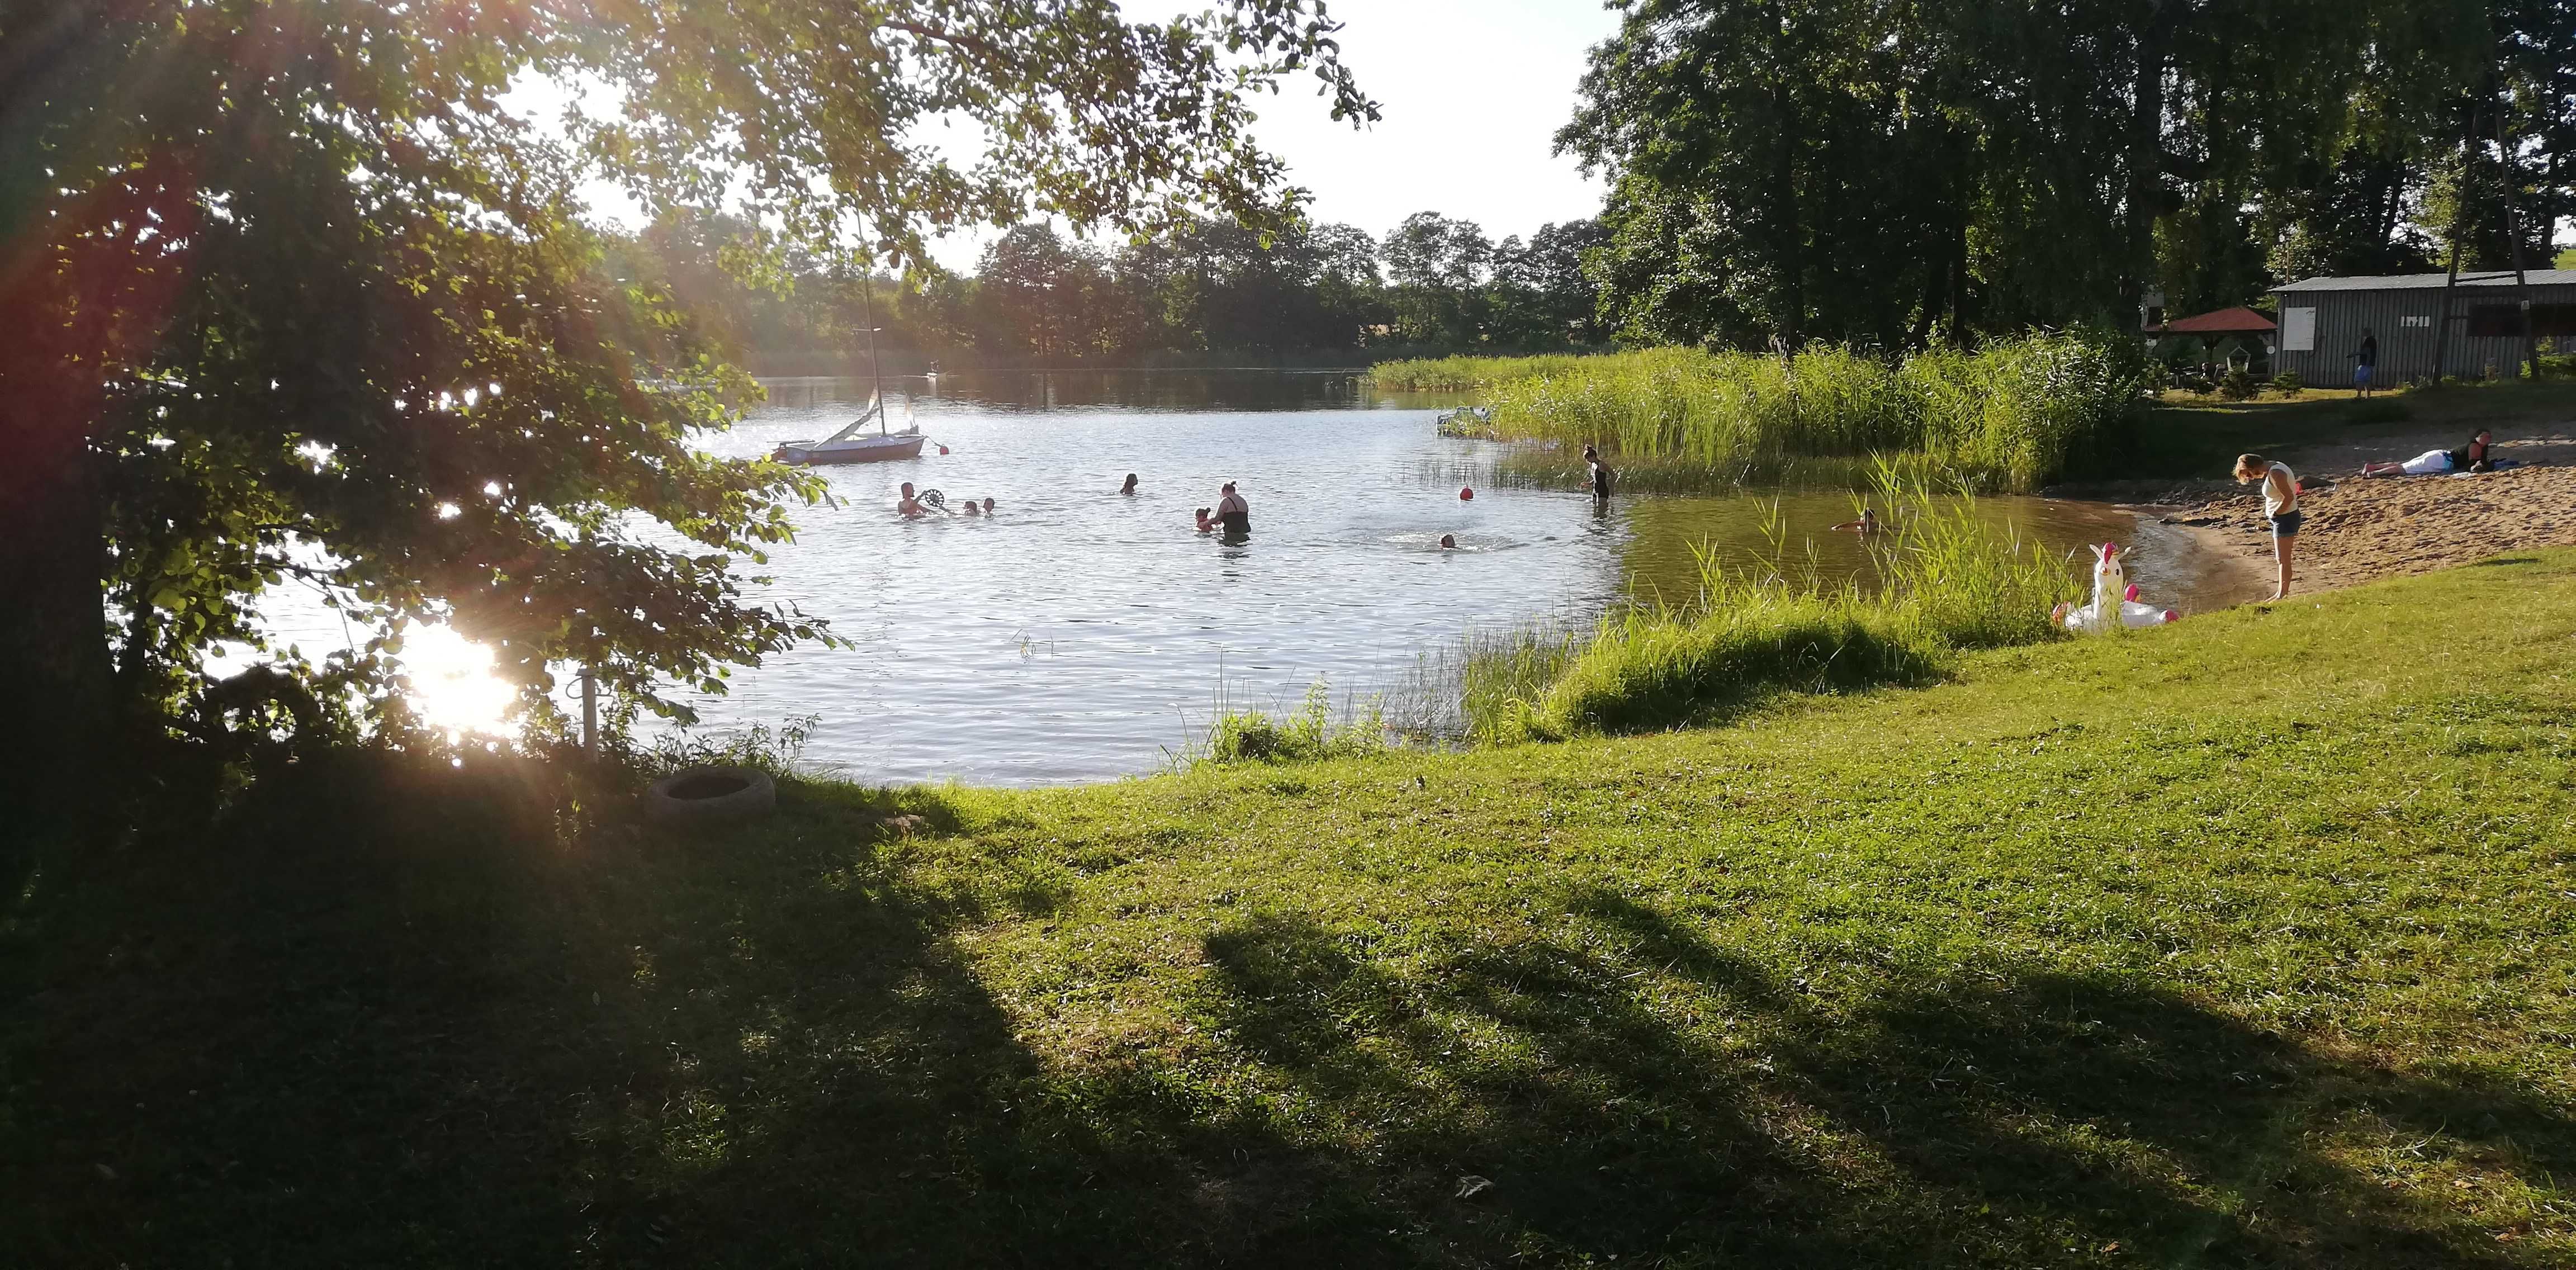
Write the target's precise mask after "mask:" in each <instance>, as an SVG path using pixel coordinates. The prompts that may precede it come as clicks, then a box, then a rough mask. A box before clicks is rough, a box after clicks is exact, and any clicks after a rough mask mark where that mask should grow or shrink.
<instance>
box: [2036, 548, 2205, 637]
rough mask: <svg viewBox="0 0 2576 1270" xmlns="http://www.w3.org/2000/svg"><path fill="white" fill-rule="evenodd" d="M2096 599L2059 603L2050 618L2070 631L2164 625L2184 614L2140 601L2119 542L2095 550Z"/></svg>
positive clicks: (2094, 596)
mask: <svg viewBox="0 0 2576 1270" xmlns="http://www.w3.org/2000/svg"><path fill="white" fill-rule="evenodd" d="M2093 557H2094V558H2093V602H2092V603H2090V604H2083V605H2075V604H2060V605H2058V606H2057V607H2056V608H2055V609H2053V610H2051V611H2050V612H2049V615H2048V618H2049V620H2050V621H2052V622H2055V623H2057V624H2058V625H2060V626H2063V627H2065V628H2066V629H2068V630H2070V631H2107V630H2109V629H2111V627H2112V626H2113V625H2114V624H2117V625H2120V626H2162V625H2164V624H2165V623H2167V622H2173V621H2179V620H2181V618H2182V614H2180V613H2177V612H2174V611H2173V610H2172V609H2160V608H2157V607H2156V606H2155V605H2152V604H2140V603H2138V586H2137V584H2136V583H2134V582H2131V581H2129V571H2128V570H2126V569H2123V568H2121V567H2120V544H2118V543H2116V542H2106V543H2103V544H2102V545H2101V546H2099V547H2096V548H2094V549H2093Z"/></svg>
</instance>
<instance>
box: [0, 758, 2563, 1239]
mask: <svg viewBox="0 0 2576 1270" xmlns="http://www.w3.org/2000/svg"><path fill="white" fill-rule="evenodd" d="M511 785H512V781H511V778H510V777H509V775H508V774H507V773H498V774H494V775H491V776H487V777H474V776H472V775H470V774H469V775H468V776H465V777H457V778H446V777H432V776H418V775H388V774H386V773H385V772H382V771H378V770H372V769H367V768H365V767H363V766H360V767H357V768H352V769H350V770H345V771H339V772H317V773H313V774H312V775H311V776H310V777H309V778H308V779H305V780H302V781H299V782H281V783H280V784H279V785H278V786H277V787H276V788H274V789H272V790H271V791H269V792H268V793H267V794H266V795H264V796H263V797H261V798H260V799H257V800H255V801H254V802H253V803H252V804H250V805H247V806H245V807H243V808H241V809H240V810H238V811H237V812H236V813H234V814H233V815H231V816H229V817H227V818H226V819H224V820H222V821H221V822H219V823H214V824H210V825H206V826H203V827H202V828H201V832H200V833H198V834H197V835H195V836H193V837H188V838H184V839H165V840H161V841H157V842H154V843H151V844H148V845H147V846H145V847H141V848H137V849H135V850H134V851H133V852H132V853H130V854H129V855H128V856H127V857H125V858H121V859H118V860H112V861H92V862H89V865H88V866H87V867H84V868H80V869H76V870H73V871H72V872H71V873H69V874H67V875H63V876H62V877H61V879H60V884H59V885H58V886H57V887H56V889H54V890H52V891H49V892H48V893H47V894H46V896H45V897H44V899H43V900H42V902H41V903H40V904H39V905H38V907H39V908H40V909H41V910H42V911H41V912H40V913H38V914H37V915H36V916H35V917H34V918H33V919H31V920H30V921H29V922H28V923H26V924H25V925H23V926H22V927H20V928H18V929H15V930H13V932H12V933H11V935H10V937H9V939H8V940H7V942H6V943H5V945H0V975H5V979H0V985H5V995H0V1077H5V1079H0V1246H9V1247H12V1248H15V1249H20V1250H24V1251H25V1252H26V1258H25V1263H26V1264H113V1263H115V1262H118V1261H127V1262H131V1263H134V1264H161V1263H175V1262H182V1261H184V1262H188V1263H195V1264H220V1263H223V1262H226V1261H230V1262H234V1263H238V1264H259V1265H301V1264H413V1263H438V1264H460V1263H480V1264H501V1263H528V1262H543V1263H548V1264H559V1263H572V1264H603V1265H605V1264H686V1265H717V1264H725V1265H763V1266H765V1265H778V1264H794V1263H826V1264H844V1263H902V1264H995V1263H1035V1264H1051V1265H1053V1264H1121V1265H1126V1264H1204V1263H1210V1262H1221V1261H1230V1262H1237V1263H1245V1262H1248V1263H1253V1264H1300V1265H1304V1264H1316V1265H1324V1264H1398V1263H1420V1262H1424V1261H1431V1262H1441V1263H1451V1264H1494V1263H1501V1262H1504V1261H1509V1260H1514V1259H1525V1260H1533V1261H1538V1262H1542V1263H1546V1262H1579V1261H1583V1260H1585V1259H1598V1258H1606V1257H1608V1256H1610V1255H1611V1254H1619V1255H1620V1256H1621V1258H1622V1264H1627V1263H1629V1262H1628V1259H1629V1258H1631V1257H1637V1256H1643V1257H1646V1258H1649V1259H1652V1258H1657V1257H1660V1258H1665V1259H1667V1261H1668V1262H1669V1263H1671V1264H1700V1263H1716V1262H1725V1261H1729V1260H1733V1259H1743V1260H1751V1261H1755V1262H1760V1263H1770V1264H1789V1263H1792V1262H1800V1261H1803V1262H1809V1263H1814V1264H1888V1265H1899V1264H1902V1265H1921V1264H1971V1263H1980V1262H1994V1261H2009V1262H2013V1263H2017V1264H2037V1263H2052V1264H2082V1263H2084V1262H2086V1261H2088V1260H2097V1259H2099V1258H2097V1257H2096V1256H2095V1253H2096V1252H2097V1251H2098V1250H2099V1249H2100V1248H2102V1247H2103V1246H2106V1245H2109V1244H2112V1243H2118V1244H2121V1245H2122V1246H2123V1247H2126V1248H2128V1249H2131V1250H2133V1251H2138V1252H2144V1253H2145V1254H2146V1255H2147V1257H2148V1259H2149V1260H2151V1261H2154V1262H2157V1263H2162V1264H2181V1263H2194V1264H2271V1263H2283V1264H2319V1265H2325V1264H2332V1265H2354V1266H2380V1265H2386V1266H2397V1265H2407V1266H2421V1265H2432V1264H2452V1265H2483V1264H2505V1263H2504V1262H2502V1261H2500V1260H2498V1259H2497V1258H2496V1256H2495V1255H2493V1254H2490V1253H2483V1252H2481V1251H2479V1250H2478V1245H2477V1243H2476V1240H2479V1239H2483V1238H2484V1232H2482V1231H2469V1230H2466V1229H2461V1228H2454V1227H2453V1226H2450V1225H2446V1224H2445V1223H2446V1222H2451V1221H2455V1220H2456V1219H2455V1218H2452V1217H2450V1216H2448V1215H2446V1214H2444V1213H2437V1212H2431V1211H2417V1210H2413V1209H2409V1208H2407V1207H2405V1206H2404V1204H2403V1202H2402V1201H2401V1200H2399V1199H2397V1198H2395V1197H2394V1195H2393V1193H2392V1192H2389V1191H2387V1190H2385V1189H2384V1188H2381V1187H2379V1186H2377V1185H2375V1184H2374V1183H2373V1182H2372V1181H2371V1179H2369V1178H2366V1177H2363V1176H2361V1175H2360V1174H2359V1173H2357V1172H2356V1171H2355V1169H2354V1167H2353V1166H2351V1165H2349V1164H2346V1163H2343V1162H2340V1159H2339V1157H2338V1156H2337V1155H2336V1154H2335V1153H2334V1152H2333V1151H2332V1150H2331V1149H2330V1148H2331V1147H2332V1146H2333V1145H2334V1144H2335V1143H2336V1142H2337V1141H2339V1139H2338V1138H2337V1136H2336V1135H2337V1134H2338V1133H2342V1132H2344V1131H2345V1130H2347V1129H2349V1131H2350V1132H2351V1133H2352V1134H2359V1135H2361V1136H2364V1137H2369V1136H2371V1135H2374V1134H2383V1135H2384V1133H2385V1132H2403V1133H2405V1134H2407V1135H2410V1136H2413V1137H2425V1138H2432V1137H2436V1136H2439V1137H2441V1138H2443V1140H2445V1141H2453V1140H2458V1141H2464V1142H2465V1143H2467V1144H2468V1145H2470V1146H2472V1147H2474V1148H2476V1149H2479V1150H2484V1151H2488V1152H2491V1153H2493V1154H2495V1155H2496V1156H2498V1157H2499V1158H2502V1159H2503V1160H2504V1161H2505V1165H2504V1167H2506V1168H2507V1169H2508V1170H2511V1171H2516V1172H2518V1173H2521V1174H2523V1175H2526V1176H2528V1177H2530V1178H2532V1179H2534V1184H2535V1185H2538V1184H2539V1183H2538V1181H2537V1179H2538V1178H2539V1177H2540V1175H2541V1172H2542V1170H2544V1169H2557V1170H2560V1171H2562V1172H2563V1171H2565V1170H2566V1169H2568V1168H2569V1167H2571V1166H2576V1159H2571V1158H2569V1155H2568V1144H2569V1143H2570V1142H2571V1141H2576V1129H2571V1126H2570V1125H2569V1124H2568V1123H2567V1122H2566V1121H2565V1119H2564V1118H2562V1116H2561V1115H2560V1114H2559V1112H2558V1111H2557V1110H2555V1109H2554V1108H2553V1107H2550V1106H2548V1105H2545V1104H2544V1103H2542V1102H2541V1101H2539V1100H2537V1099H2536V1098H2534V1097H2532V1096H2531V1095H2528V1094H2526V1093H2524V1092H2522V1091H2520V1090H2516V1089H2510V1088H2501V1087H2481V1086H2471V1085H2466V1084H2441V1083H2437V1082H2428V1081H2422V1080H2415V1079H2409V1078H2403V1077H2397V1076H2392V1075H2388V1074H2385V1073H2380V1072H2377V1071H2373V1070H2369V1069H2365V1068H2358V1067H2354V1066H2352V1065H2349V1064H2346V1063H2343V1062H2340V1061H2338V1060H2336V1059H2333V1058H2331V1057H2328V1056H2326V1055H2322V1054H2319V1053H2316V1052H2313V1051H2310V1050H2307V1049H2304V1048H2302V1047H2300V1046H2299V1045H2297V1044H2295V1043H2293V1042H2290V1041H2287V1040H2283V1039H2280V1038H2276V1037H2268V1036H2263V1035H2260V1034H2256V1033H2253V1032H2250V1031H2247V1030H2245V1029H2244V1028H2242V1027H2240V1026H2239V1025H2237V1024H2235V1023H2234V1022H2232V1021H2230V1020H2228V1019H2226V1018H2224V1017H2222V1016H2220V1015H2217V1014H2215V1013H2212V1012H2210V1011H2208V1010H2206V1009H2204V1008H2202V1007H2200V1006H2197V1005H2195V1004H2193V1003H2190V1002H2188V1001H2185V1000H2182V999H2179V998H2175V997H2170V996H2166V995H2161V994H2157V993H2153V992H2145V991H2140V990H2138V989H2136V988H2135V987H2132V986H2126V985H2122V984H2115V983H2104V982H2095V981H2088V980H2074V979H2065V978H2059V977H2052V976H2050V975H2047V974H2043V973H2037V972H2017V971H2013V970H2010V969H2000V970H1998V971H1997V972H1996V973H1994V974H1992V975H1990V976H1987V977H1983V978H1979V979H1976V980H1975V981H1973V982H1945V983H1942V984H1940V985H1938V986H1935V987H1926V988H1923V989H1920V990H1913V991H1906V992H1890V993H1887V994H1884V995H1882V996H1879V997H1876V998H1872V999H1869V1000H1866V1001H1863V1002H1861V1003H1860V1004H1858V1005H1856V1006H1851V1007H1847V1008H1844V1009H1841V1010H1833V1009H1828V1008H1827V1007H1825V1006H1823V1005H1820V1004H1818V1003H1817V1001H1816V1000H1815V999H1814V998H1813V997H1811V996H1810V993H1809V990H1808V988H1807V987H1806V985H1804V984H1801V983H1798V982H1794V981H1792V982H1787V983H1783V982H1779V981H1777V980H1776V979H1775V977H1774V976H1773V975H1772V973H1771V972H1769V971H1767V970H1766V969H1765V968H1764V967H1763V966H1761V965H1759V964H1757V963H1756V962H1754V961H1752V960H1750V959H1748V958H1745V957H1743V956H1739V955H1738V954H1736V953H1734V952H1732V951H1729V950H1728V949H1726V948H1723V947H1720V946H1717V945H1715V944H1712V943H1710V942H1708V941H1707V940H1706V939H1704V938H1703V937H1702V936H1701V935H1700V933H1699V932H1698V930H1697V929H1696V928H1695V926H1694V925H1693V924H1692V923H1691V922H1689V921H1686V920H1679V919H1676V918H1674V917H1672V916H1671V915H1669V914H1666V913H1664V912H1662V911H1659V910H1657V909H1654V908H1651V907H1648V906H1644V905H1640V904H1637V903H1635V902H1633V901H1630V900H1628V899H1626V898H1624V897H1621V896H1619V895H1616V894H1612V893H1609V892H1605V891H1597V890H1576V891H1571V892H1567V893H1565V894H1563V895H1560V896H1558V897H1557V898H1556V899H1555V900H1553V901H1551V902H1549V903H1547V904H1545V905H1542V907H1543V908H1545V909H1546V916H1547V917H1548V921H1546V922H1543V923H1540V924H1538V925H1535V926H1533V927H1531V928H1530V929H1533V930H1544V931H1546V932H1548V933H1547V934H1546V935H1545V937H1543V938H1542V937H1535V936H1533V937H1529V938H1523V939H1520V940H1517V941H1496V940H1492V939H1487V938H1483V937H1481V936H1476V935H1475V934H1474V932H1469V931H1464V930H1462V931H1461V932H1459V934H1458V935H1457V936H1455V942H1453V943H1451V944H1448V945H1442V946H1440V948H1439V950H1438V951H1436V952H1435V955H1434V956H1433V957H1432V958H1431V959H1430V962H1429V964H1428V965H1422V964H1407V965H1403V966H1396V965H1392V964H1390V963H1386V962H1382V961H1381V960H1379V959H1378V958H1376V957H1375V956H1373V954H1372V952H1371V948H1372V947H1373V945H1372V944H1371V943H1370V942H1369V937H1368V934H1367V933H1366V932H1362V933H1360V934H1358V935H1354V934H1353V933H1351V932H1337V931H1333V930H1329V929H1326V928H1323V927H1321V926H1318V925H1316V924H1314V923H1312V922H1310V921H1308V920H1306V919H1304V918H1302V917H1299V916H1296V915H1293V914H1273V915H1269V916H1262V917H1254V918H1249V919H1245V920H1241V921H1238V922H1236V923H1234V924H1232V925H1229V926H1225V927H1222V928H1220V929H1218V930H1216V931H1214V932H1213V933H1211V934H1209V935H1208V936H1207V937H1206V938H1205V941H1204V954H1205V960H1206V963H1207V964H1206V967H1205V969H1204V970H1202V971H1197V972H1192V973H1191V974H1188V975H1185V976H1184V977H1183V978H1182V979H1181V980H1180V983H1179V986H1177V987H1174V988H1172V989H1170V991H1172V992H1174V993H1176V994H1177V997H1175V998H1174V999H1173V1000H1171V1001H1169V1002H1167V1004H1169V1005H1171V1006H1172V1008H1174V1009H1175V1010H1179V1011H1182V1012H1184V1013H1187V1012H1189V1011H1191V1010H1198V1011H1201V1012H1203V1014H1204V1016H1205V1017H1207V1018H1209V1019H1212V1020H1213V1021H1214V1022H1215V1023H1216V1024H1217V1025H1218V1030H1217V1032H1216V1033H1215V1035H1214V1036H1213V1037H1211V1038H1209V1039H1208V1041H1207V1042H1206V1044H1207V1048H1205V1049H1202V1050H1199V1051H1195V1052H1194V1056H1192V1055H1189V1054H1185V1055H1184V1056H1181V1057H1174V1056H1173V1055H1172V1054H1170V1053H1167V1052H1162V1051H1158V1050H1157V1049H1156V1048H1155V1047H1154V1045H1153V1044H1152V1043H1151V1042H1150V1041H1139V1040H1132V1039H1130V1038H1127V1037H1124V1036H1121V1035H1115V1034H1113V1035H1107V1036H1105V1037H1104V1038H1103V1039H1102V1040H1101V1041H1100V1042H1099V1044H1097V1045H1096V1046H1094V1047H1093V1049H1092V1052H1091V1053H1090V1054H1089V1056H1088V1057H1087V1058H1084V1059H1083V1060H1082V1061H1081V1062H1080V1063H1078V1064H1071V1063H1070V1062H1069V1060H1068V1058H1067V1056H1066V1055H1065V1054H1064V1053H1063V1051H1062V1047H1061V1046H1059V1047H1058V1048H1057V1050H1056V1051H1055V1052H1054V1053H1052V1054H1050V1055H1048V1056H1043V1057H1042V1056H1041V1055H1039V1054H1036V1053H1033V1052H1032V1051H1031V1050H1030V1049H1029V1048H1028V1047H1027V1046H1026V1044H1024V1042H1023V1040H1022V1039H1021V1031H1020V1028H1021V1026H1022V1025H1021V1024H1019V1023H1017V1022H1015V1018H1014V1013H1013V1010H1012V1008H1010V1007H1009V1006H1008V1003H1005V1002H1002V1001H997V1000H996V999H994V998H993V996H992V995H991V994H990V992H989V991H988V990H987V989H986V988H985V987H984V986H983V984H982V983H981V982H980V981H979V980H978V979H977V977H976V976H975V975H974V974H973V973H972V972H971V970H970V968H969V966H968V964H967V958H966V955H965V953H964V952H963V951H962V950H961V948H960V946H959V943H958V940H959V939H961V938H962V937H964V934H963V932H964V931H965V930H967V929H971V927H972V926H973V924H974V923H976V922H978V921H980V920H982V919H984V918H988V917H994V916H1005V915H1010V914H1008V913H1002V912H996V911H991V910H990V909H989V908H988V906H990V905H995V904H999V905H1003V906H1007V907H1008V908H1009V909H1010V910H1011V911H1012V912H1020V911H1022V910H1023V908H1024V906H1026V905H1031V904H1034V905H1035V906H1036V907H1037V909H1038V911H1043V910H1044V909H1045V907H1046V906H1047V905H1048V904H1051V903H1052V902H1053V901H1051V900H1049V899H1048V898H1047V897H1046V896H1043V895H1040V896H1035V897H1031V896H1027V895H1023V894H1022V889H1021V888H1014V887H1013V886H1009V885H1002V886H997V887H992V888H987V889H985V890H984V891H982V892H979V893H977V894H981V895H984V896H987V897H990V898H981V899H979V898H977V894H967V893H958V892H949V891H942V890H940V889H937V888H935V887H931V886H927V885H924V884H922V883H920V882H919V881H918V880H917V874H916V872H915V871H914V870H912V869H910V868H908V867H907V861H908V860H910V859H911V858H912V857H913V856H914V855H915V854H916V853H919V852H926V851H938V850H943V849H949V848H954V849H958V850H965V849H968V848H966V847H964V846H962V845H959V844H953V843H951V844H945V846H943V844H940V843H936V842H932V843H913V842H906V841H904V840H902V839H901V838H900V837H899V836H898V834H897V831H895V830H891V829H889V828H888V820H889V818H890V817H893V816H896V815H899V814H900V815H914V816H920V817H922V818H923V819H924V820H925V821H926V822H928V826H929V827H930V828H932V829H938V828H942V827H955V826H956V825H957V824H958V823H959V816H958V813H957V810H956V809H955V808H954V807H952V806H950V805H949V804H948V803H947V802H946V801H945V800H943V799H942V798H941V797H939V796H938V795H936V794H935V793H929V792H923V791H906V792H904V793H901V794H881V793H867V792H863V791H856V790H850V789H846V788H833V787H813V786H801V785H793V784H791V785H790V786H788V787H787V788H786V789H785V790H784V792H783V797H784V799H785V802H786V807H785V809H784V812H783V814H782V815H780V816H779V817H778V818H776V819H775V820H772V821H768V822H764V823H762V824H761V825H758V826H752V827H745V828H740V829H736V830H732V831H728V832H724V833H709V832H700V833H688V834H677V833H664V832H658V831H652V830H649V829H645V828H643V827H640V826H618V825H614V824H610V825H606V826H597V825H594V826H591V827H589V828H588V829H586V830H585V831H584V832H582V833H579V834H569V833H565V832H562V831H561V828H560V825H561V821H560V819H559V817H560V816H561V815H562V813H561V812H560V811H559V810H558V809H556V808H554V807H551V806H548V805H547V804H546V803H545V801H544V800H542V799H537V798H533V797H528V796H523V793H522V792H517V791H514V790H513V789H512V788H511ZM48 876H49V878H51V877H53V876H54V875H48ZM1193 994H1196V995H1195V996H1193ZM1182 998H1187V999H1182ZM1480 1183H1481V1184H1480ZM2489 1246H2490V1247H2492V1245H2489Z"/></svg>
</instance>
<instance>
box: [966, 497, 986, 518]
mask: <svg viewBox="0 0 2576 1270" xmlns="http://www.w3.org/2000/svg"><path fill="white" fill-rule="evenodd" d="M980 510H982V509H981V508H978V507H976V506H975V500H974V499H971V498H970V499H967V500H966V514H967V515H969V516H972V515H975V514H976V513H977V512H978V511H980Z"/></svg>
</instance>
